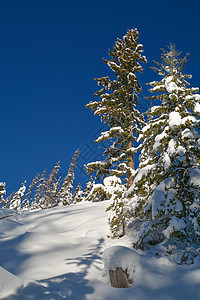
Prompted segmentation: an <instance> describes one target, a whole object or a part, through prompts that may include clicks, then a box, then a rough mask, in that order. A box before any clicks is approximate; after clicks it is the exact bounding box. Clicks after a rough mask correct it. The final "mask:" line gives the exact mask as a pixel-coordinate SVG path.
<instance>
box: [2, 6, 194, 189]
mask: <svg viewBox="0 0 200 300" xmlns="http://www.w3.org/2000/svg"><path fill="white" fill-rule="evenodd" d="M199 11H200V2H199V0H196V1H194V0H191V1H185V0H168V1H148V0H146V1H145V0H143V1H139V0H138V1H135V0H116V1H115V0H101V1H94V0H93V1H89V0H88V1H80V0H77V1H67V0H65V1H61V0H50V1H47V0H46V1H44V0H34V1H33V0H26V1H21V0H18V1H16V0H13V1H11V0H0V39H1V46H0V102H1V106H0V128H1V137H0V140H1V147H0V181H5V182H6V184H7V190H8V194H9V193H10V192H11V191H13V190H16V189H18V188H19V186H20V184H21V182H23V181H24V180H25V179H27V180H28V182H29V181H30V180H31V179H32V178H33V177H34V176H35V175H36V173H37V172H39V173H41V172H42V171H43V170H44V169H45V168H47V169H48V170H49V171H50V170H51V169H52V168H53V167H54V165H55V164H56V163H57V161H59V160H60V161H61V166H62V169H61V173H65V172H67V170H68V168H69V159H70V158H71V157H72V156H73V153H74V151H75V150H76V149H77V148H80V150H81V153H82V154H83V155H86V156H87V159H88V157H89V156H91V159H93V157H94V153H93V152H92V151H93V150H95V151H96V154H97V155H98V150H96V148H95V146H94V148H93V149H92V150H91V153H89V154H88V153H87V154H85V153H83V152H85V151H87V150H88V149H86V148H88V145H89V146H90V147H93V146H91V145H92V140H93V138H94V135H95V133H96V132H97V131H98V129H99V128H100V126H101V123H100V120H99V119H98V117H95V116H93V114H92V113H91V112H90V110H89V109H86V108H85V105H86V104H87V103H88V102H89V101H90V100H93V99H94V97H93V94H94V92H95V91H96V90H97V86H96V83H95V82H94V81H93V78H95V77H100V76H107V75H108V68H107V66H106V65H104V63H103V62H102V57H105V58H106V57H108V54H107V53H108V52H107V49H108V48H112V46H113V45H114V43H115V41H116V39H117V37H120V38H121V37H122V36H123V35H124V34H125V33H126V31H127V29H131V28H133V27H137V28H138V30H139V33H140V42H141V43H143V45H144V50H145V53H144V54H145V55H146V57H147V59H148V61H149V63H148V65H145V66H144V75H143V77H141V81H140V82H141V84H142V85H143V86H144V85H145V82H149V81H152V80H154V79H155V73H154V72H153V71H152V70H150V69H149V68H150V67H151V66H153V63H152V60H153V59H155V60H159V59H160V53H161V51H160V48H166V47H167V45H169V43H174V44H175V45H176V47H177V49H178V50H180V51H182V52H183V53H184V54H185V53H186V52H189V53H190V57H189V62H188V65H187V67H186V72H188V73H190V74H192V75H193V78H192V80H191V81H190V82H191V85H192V86H200V80H199V79H200V59H199V56H200V17H199ZM143 94H145V95H146V89H144V91H143ZM87 159H86V160H87ZM83 163H84V159H83V156H82V157H81V158H80V159H79V162H78V164H79V167H81V165H82V164H83ZM77 171H78V170H77ZM84 176H85V175H84V174H82V173H81V172H78V174H77V176H76V182H78V181H84V180H85V179H84V178H83V177H84Z"/></svg>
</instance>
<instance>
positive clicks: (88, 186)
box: [84, 176, 95, 201]
mask: <svg viewBox="0 0 200 300" xmlns="http://www.w3.org/2000/svg"><path fill="white" fill-rule="evenodd" d="M94 183H95V181H94V179H93V177H92V176H90V179H89V181H88V182H87V183H86V187H85V190H84V199H85V200H86V201H87V200H88V199H87V198H88V195H89V194H90V192H91V190H92V188H93V185H94Z"/></svg>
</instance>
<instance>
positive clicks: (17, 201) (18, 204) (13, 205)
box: [9, 181, 26, 210]
mask: <svg viewBox="0 0 200 300" xmlns="http://www.w3.org/2000/svg"><path fill="white" fill-rule="evenodd" d="M25 184H26V181H24V183H23V184H22V186H21V187H20V188H19V190H18V191H17V192H16V193H15V194H14V195H13V198H12V199H11V201H10V204H9V208H10V209H15V210H21V209H22V198H23V196H24V193H25V191H26V185H25Z"/></svg>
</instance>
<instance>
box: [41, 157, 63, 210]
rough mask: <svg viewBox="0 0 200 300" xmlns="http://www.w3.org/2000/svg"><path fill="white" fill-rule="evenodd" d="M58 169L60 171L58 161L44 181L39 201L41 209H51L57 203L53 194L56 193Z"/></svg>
mask: <svg viewBox="0 0 200 300" xmlns="http://www.w3.org/2000/svg"><path fill="white" fill-rule="evenodd" d="M59 169H60V161H59V162H58V163H57V164H56V166H55V167H54V168H53V170H52V171H51V173H50V175H49V177H48V178H47V179H46V181H45V185H44V190H43V194H42V197H41V198H40V200H39V206H40V207H41V208H42V209H46V208H51V207H53V206H54V205H55V204H56V202H57V195H56V194H55V192H56V191H57V192H58V183H57V182H58V181H57V175H58V172H59ZM56 183H57V184H56ZM59 183H60V180H59Z"/></svg>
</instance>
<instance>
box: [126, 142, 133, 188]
mask: <svg viewBox="0 0 200 300" xmlns="http://www.w3.org/2000/svg"><path fill="white" fill-rule="evenodd" d="M132 147H133V139H131V140H130V141H129V143H128V149H131V148H132ZM128 167H129V168H131V169H132V170H134V159H133V153H129V154H128ZM127 184H128V188H129V187H130V186H131V185H132V184H133V179H132V176H131V174H130V175H129V178H128V182H127Z"/></svg>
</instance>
